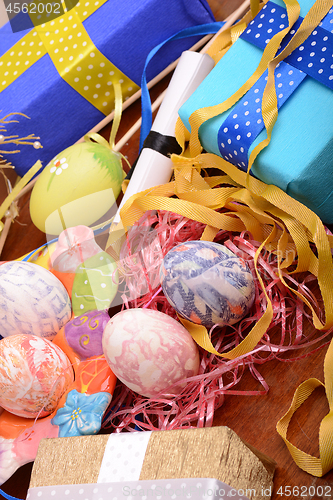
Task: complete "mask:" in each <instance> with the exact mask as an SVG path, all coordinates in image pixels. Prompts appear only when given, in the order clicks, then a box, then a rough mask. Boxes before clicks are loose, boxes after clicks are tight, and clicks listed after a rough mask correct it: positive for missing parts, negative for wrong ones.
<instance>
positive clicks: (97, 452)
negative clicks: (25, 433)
mask: <svg viewBox="0 0 333 500" xmlns="http://www.w3.org/2000/svg"><path fill="white" fill-rule="evenodd" d="M274 470H275V462H274V461H273V460H272V459H270V458H269V457H267V456H265V455H263V454H262V453H260V452H259V451H258V450H255V449H254V448H252V447H251V446H250V445H248V444H246V443H244V442H243V441H242V440H241V439H240V438H239V437H238V436H237V435H236V434H235V433H234V432H233V431H232V430H231V429H229V428H228V427H212V428H203V429H179V430H172V431H160V432H157V431H154V432H150V431H143V432H130V433H119V434H110V435H105V434H104V435H98V436H84V437H75V438H61V439H44V440H42V441H41V442H40V445H39V448H38V453H37V457H36V460H35V462H34V466H33V470H32V476H31V481H30V489H29V498H38V497H39V496H40V492H41V491H43V488H45V491H46V492H49V493H51V491H54V493H53V494H52V495H55V496H56V497H57V494H56V493H57V490H56V489H55V488H54V486H55V485H75V484H85V485H88V484H90V483H100V484H101V485H102V484H104V483H113V484H114V483H122V484H123V486H126V485H128V484H129V482H133V481H139V482H141V481H148V480H154V481H155V485H156V484H158V483H157V482H156V480H162V479H164V480H165V479H168V480H172V479H179V478H188V479H189V478H214V479H216V480H217V481H220V482H223V483H225V484H226V485H228V486H229V487H230V488H232V489H233V490H234V493H233V494H232V493H231V495H229V496H234V497H235V496H236V492H238V493H240V492H242V493H243V498H244V497H247V498H250V499H264V498H265V499H266V500H267V499H268V498H270V497H271V492H272V487H273V482H272V481H273V475H274ZM168 483H170V481H168ZM161 484H162V485H163V483H161ZM182 484H184V481H183V482H182ZM51 486H52V487H53V488H49V489H48V488H47V487H51ZM164 486H165V484H164ZM68 489H69V488H68V487H67V490H68ZM38 493H39V495H38ZM70 493H71V494H72V496H74V493H73V491H71V492H70ZM186 493H189V490H188V491H185V490H184V496H185V495H186ZM109 494H110V493H109ZM123 494H124V490H123ZM34 495H35V496H34ZM81 495H82V492H81ZM58 496H59V495H58ZM43 498H44V495H43ZM59 498H62V495H60V496H59ZM98 498H100V497H98Z"/></svg>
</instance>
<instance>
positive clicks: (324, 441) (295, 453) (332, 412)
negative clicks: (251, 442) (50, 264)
mask: <svg viewBox="0 0 333 500" xmlns="http://www.w3.org/2000/svg"><path fill="white" fill-rule="evenodd" d="M324 375H325V384H323V382H321V381H320V380H318V379H316V378H310V379H308V380H306V381H305V382H303V383H302V384H301V385H300V386H299V387H298V388H297V389H296V392H295V394H294V398H293V401H292V403H291V406H290V408H289V410H288V411H287V413H286V414H285V415H284V416H283V417H282V418H281V419H280V420H279V422H278V423H277V426H276V430H277V432H278V433H279V434H280V436H281V437H282V439H283V440H284V442H285V443H286V445H287V447H288V450H289V452H290V454H291V456H292V457H293V459H294V461H295V462H296V464H297V465H298V467H300V468H301V469H303V470H305V471H306V472H308V473H309V474H312V475H313V476H317V477H322V476H323V475H324V474H326V472H328V471H329V470H330V469H332V467H333V454H332V447H333V342H331V343H330V345H329V348H328V350H327V353H326V356H325V361H324ZM317 387H325V391H326V397H327V400H328V403H329V413H328V414H327V415H326V416H325V417H324V418H323V420H322V421H321V424H320V428H319V454H320V458H317V457H313V456H312V455H309V454H308V453H305V452H304V451H302V450H299V449H298V448H297V447H296V446H294V445H293V444H292V443H291V442H290V441H289V440H288V439H287V431H288V426H289V423H290V421H291V418H292V416H293V415H294V413H295V412H296V411H297V409H298V408H299V407H300V406H301V405H302V404H303V403H304V402H305V401H306V400H307V399H308V397H309V396H310V395H311V394H312V392H313V391H314V390H315V389H317Z"/></svg>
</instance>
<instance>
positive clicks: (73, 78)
mask: <svg viewBox="0 0 333 500" xmlns="http://www.w3.org/2000/svg"><path fill="white" fill-rule="evenodd" d="M105 1H106V0H96V1H95V2H94V1H87V2H83V3H80V2H79V3H78V4H77V5H76V7H75V9H71V10H70V11H69V12H66V13H65V14H64V15H62V16H60V17H58V18H56V19H54V20H52V21H50V22H48V23H45V24H41V25H40V26H37V27H36V28H35V29H33V30H31V31H30V32H29V33H27V34H26V35H25V36H24V37H23V38H22V40H20V41H18V42H17V43H16V44H15V45H14V46H13V47H12V48H11V49H10V50H9V51H7V52H6V53H5V54H4V55H3V56H2V57H1V59H0V71H1V74H2V75H3V78H2V79H0V92H1V91H2V90H4V89H5V88H7V87H8V86H9V85H10V84H11V83H13V82H14V81H15V80H16V78H18V77H19V76H20V75H22V74H23V73H24V72H25V71H26V70H27V69H28V68H30V67H31V66H32V65H33V64H34V63H35V62H37V61H38V60H39V59H40V58H41V57H43V56H44V55H46V54H49V56H50V58H51V59H52V62H53V63H54V65H55V67H56V69H57V71H58V73H59V74H60V76H61V77H62V78H63V79H64V80H65V81H66V82H67V83H68V84H69V85H71V87H73V88H74V89H75V90H76V91H77V92H79V94H80V95H82V96H83V97H84V98H85V99H87V100H88V101H89V102H90V103H91V104H92V105H94V106H95V107H96V108H97V109H98V110H99V111H101V112H102V113H103V114H105V115H108V114H109V113H110V112H111V111H112V110H113V107H114V89H113V84H114V82H116V81H117V82H119V83H120V84H121V86H122V92H123V95H124V96H128V95H131V94H133V93H134V92H136V91H137V90H138V86H137V85H136V84H134V83H133V82H132V80H130V79H129V78H128V77H127V76H126V75H124V73H122V72H121V71H120V70H119V69H118V68H117V67H116V66H114V64H112V63H111V62H110V61H109V60H108V59H107V58H106V57H105V56H104V55H103V54H102V53H101V52H100V51H99V50H98V49H97V48H96V47H95V46H94V44H93V42H92V40H91V39H90V37H89V35H88V33H87V31H86V30H85V28H84V27H83V24H82V21H84V20H85V19H86V18H87V17H89V16H90V15H91V14H92V13H93V12H94V11H95V10H96V9H98V8H99V7H100V6H101V5H103V4H104V3H105ZM4 69H5V71H3V70H4Z"/></svg>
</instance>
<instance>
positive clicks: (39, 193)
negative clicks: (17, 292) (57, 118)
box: [30, 142, 124, 235]
mask: <svg viewBox="0 0 333 500" xmlns="http://www.w3.org/2000/svg"><path fill="white" fill-rule="evenodd" d="M123 177H124V173H123V169H122V164H121V157H120V155H119V154H118V153H116V152H113V151H112V150H111V149H109V148H108V147H106V146H104V145H102V144H97V143H93V142H82V143H78V144H74V145H73V146H71V147H69V148H67V149H65V150H64V151H62V152H61V153H60V154H58V155H57V156H56V157H55V158H53V160H51V161H50V163H49V164H48V165H47V166H46V167H45V168H44V170H43V171H42V173H41V174H40V176H39V177H38V179H37V182H36V184H35V186H34V188H33V190H32V193H31V197H30V215H31V219H32V222H33V223H34V224H35V226H37V227H38V229H40V230H41V231H43V232H45V233H47V234H52V235H59V234H60V233H61V231H63V230H64V229H66V228H68V227H73V226H78V225H80V224H82V225H84V226H89V225H91V224H93V223H94V222H96V221H97V220H98V219H99V218H100V217H102V216H103V215H104V214H106V212H107V211H108V210H109V209H110V208H111V207H112V205H113V204H114V203H115V201H116V199H117V197H118V195H119V193H120V191H121V183H122V181H123Z"/></svg>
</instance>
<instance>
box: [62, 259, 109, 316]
mask: <svg viewBox="0 0 333 500" xmlns="http://www.w3.org/2000/svg"><path fill="white" fill-rule="evenodd" d="M117 290H118V270H117V264H116V262H115V261H114V260H113V258H112V257H110V255H109V254H107V253H106V252H100V253H98V254H96V255H93V256H92V257H90V258H89V259H87V260H85V261H84V262H83V263H82V264H81V265H80V266H78V268H77V269H76V271H75V278H74V282H73V289H72V307H73V313H74V316H79V315H80V314H82V313H84V312H87V311H93V310H94V309H97V310H99V311H101V310H103V309H108V308H109V307H110V305H111V302H112V301H113V299H114V297H115V295H116V293H117Z"/></svg>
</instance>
